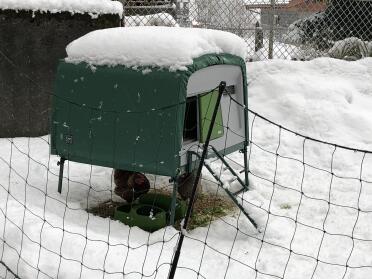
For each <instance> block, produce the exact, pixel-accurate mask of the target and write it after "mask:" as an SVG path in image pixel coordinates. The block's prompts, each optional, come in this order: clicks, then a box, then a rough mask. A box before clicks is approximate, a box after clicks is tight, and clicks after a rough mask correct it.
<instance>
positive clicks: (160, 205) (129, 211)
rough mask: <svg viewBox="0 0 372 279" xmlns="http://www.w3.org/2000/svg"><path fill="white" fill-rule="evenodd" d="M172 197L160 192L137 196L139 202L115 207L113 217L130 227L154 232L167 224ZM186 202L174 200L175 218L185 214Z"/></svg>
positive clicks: (180, 217)
mask: <svg viewBox="0 0 372 279" xmlns="http://www.w3.org/2000/svg"><path fill="white" fill-rule="evenodd" d="M171 205H172V197H169V196H166V195H161V194H146V195H143V196H141V197H140V198H139V204H132V205H130V204H126V205H122V206H119V207H117V208H116V209H115V214H114V219H116V220H119V221H121V222H123V223H124V224H126V225H128V226H130V227H134V226H136V227H139V228H141V229H143V230H145V231H148V232H154V231H157V230H159V229H161V228H164V227H165V226H166V225H167V224H169V216H170V211H171ZM186 210H187V207H186V203H185V202H184V201H181V200H178V199H177V202H176V209H175V220H180V219H182V218H183V217H184V216H185V214H186Z"/></svg>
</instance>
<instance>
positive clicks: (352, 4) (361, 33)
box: [122, 0, 372, 61]
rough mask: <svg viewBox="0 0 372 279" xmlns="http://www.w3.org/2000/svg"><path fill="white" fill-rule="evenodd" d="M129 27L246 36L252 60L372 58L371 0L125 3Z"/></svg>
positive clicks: (239, 0) (161, 1) (157, 1)
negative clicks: (202, 30)
mask: <svg viewBox="0 0 372 279" xmlns="http://www.w3.org/2000/svg"><path fill="white" fill-rule="evenodd" d="M122 2H123V4H124V6H125V20H124V25H125V26H140V25H166V26H185V27H195V28H210V29H218V30H225V31H229V32H232V33H235V34H237V35H239V36H241V37H243V38H244V39H245V40H246V42H247V51H248V58H249V60H251V61H255V60H265V59H272V58H278V59H292V60H307V59H312V58H315V57H322V56H329V57H334V58H341V59H348V60H356V59H360V58H363V57H368V56H372V28H371V27H372V1H370V0H147V1H145V0H141V1H134V0H132V1H124V0H122Z"/></svg>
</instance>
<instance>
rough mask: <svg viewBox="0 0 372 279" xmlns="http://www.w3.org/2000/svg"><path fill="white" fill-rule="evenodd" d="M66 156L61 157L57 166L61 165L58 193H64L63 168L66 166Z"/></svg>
mask: <svg viewBox="0 0 372 279" xmlns="http://www.w3.org/2000/svg"><path fill="white" fill-rule="evenodd" d="M65 161H66V159H65V158H62V157H61V160H60V161H58V162H57V166H59V178H58V193H60V194H61V193H62V181H63V169H64V166H65Z"/></svg>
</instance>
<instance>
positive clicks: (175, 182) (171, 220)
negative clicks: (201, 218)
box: [169, 177, 179, 226]
mask: <svg viewBox="0 0 372 279" xmlns="http://www.w3.org/2000/svg"><path fill="white" fill-rule="evenodd" d="M178 179H179V178H178V177H175V178H173V193H172V203H171V210H170V217H169V224H170V225H171V226H173V225H174V219H175V215H176V205H177V189H178Z"/></svg>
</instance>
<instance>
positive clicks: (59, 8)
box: [0, 0, 123, 17]
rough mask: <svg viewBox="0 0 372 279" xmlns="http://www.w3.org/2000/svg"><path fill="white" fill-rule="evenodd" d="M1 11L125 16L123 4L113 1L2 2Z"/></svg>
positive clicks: (55, 0) (31, 0) (11, 0)
mask: <svg viewBox="0 0 372 279" xmlns="http://www.w3.org/2000/svg"><path fill="white" fill-rule="evenodd" d="M0 9H4V10H5V9H11V10H31V11H34V12H36V11H40V12H50V13H60V12H70V13H80V14H83V13H89V14H91V15H98V14H118V15H120V17H122V15H123V4H121V3H120V2H119V1H111V0H1V1H0Z"/></svg>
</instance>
